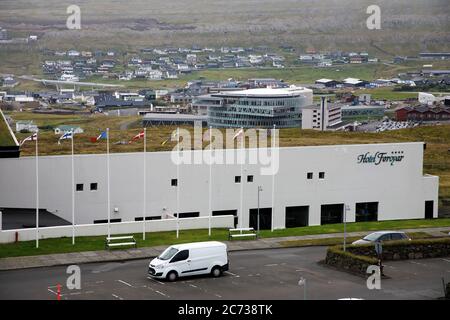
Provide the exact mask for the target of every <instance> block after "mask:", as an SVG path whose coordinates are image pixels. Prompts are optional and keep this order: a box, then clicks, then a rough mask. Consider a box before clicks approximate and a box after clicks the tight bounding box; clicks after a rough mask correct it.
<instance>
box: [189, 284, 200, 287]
mask: <svg viewBox="0 0 450 320" xmlns="http://www.w3.org/2000/svg"><path fill="white" fill-rule="evenodd" d="M190 286H191V287H192V288H198V287H197V286H196V285H193V284H190Z"/></svg>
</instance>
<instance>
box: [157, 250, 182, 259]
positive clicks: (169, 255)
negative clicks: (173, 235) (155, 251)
mask: <svg viewBox="0 0 450 320" xmlns="http://www.w3.org/2000/svg"><path fill="white" fill-rule="evenodd" d="M177 252H178V250H177V249H175V248H172V247H170V248H167V249H166V250H164V252H163V253H161V254H160V255H159V257H158V259H159V260H169V259H171V258H172V257H173V256H174V255H175V254H176V253H177Z"/></svg>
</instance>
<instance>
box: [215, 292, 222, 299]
mask: <svg viewBox="0 0 450 320" xmlns="http://www.w3.org/2000/svg"><path fill="white" fill-rule="evenodd" d="M214 295H215V296H216V297H217V298H222V296H221V295H220V294H217V293H214Z"/></svg>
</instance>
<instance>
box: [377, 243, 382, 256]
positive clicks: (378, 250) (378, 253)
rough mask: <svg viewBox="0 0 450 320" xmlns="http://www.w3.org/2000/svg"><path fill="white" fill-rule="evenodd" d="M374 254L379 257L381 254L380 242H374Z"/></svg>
mask: <svg viewBox="0 0 450 320" xmlns="http://www.w3.org/2000/svg"><path fill="white" fill-rule="evenodd" d="M375 252H376V253H377V255H379V256H380V255H381V254H382V253H383V245H382V244H381V242H380V241H376V242H375Z"/></svg>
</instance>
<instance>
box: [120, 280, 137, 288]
mask: <svg viewBox="0 0 450 320" xmlns="http://www.w3.org/2000/svg"><path fill="white" fill-rule="evenodd" d="M117 281H119V282H120V283H123V284H124V285H126V286H129V287H131V288H134V286H132V285H131V284H129V283H128V282H125V281H123V280H117Z"/></svg>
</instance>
